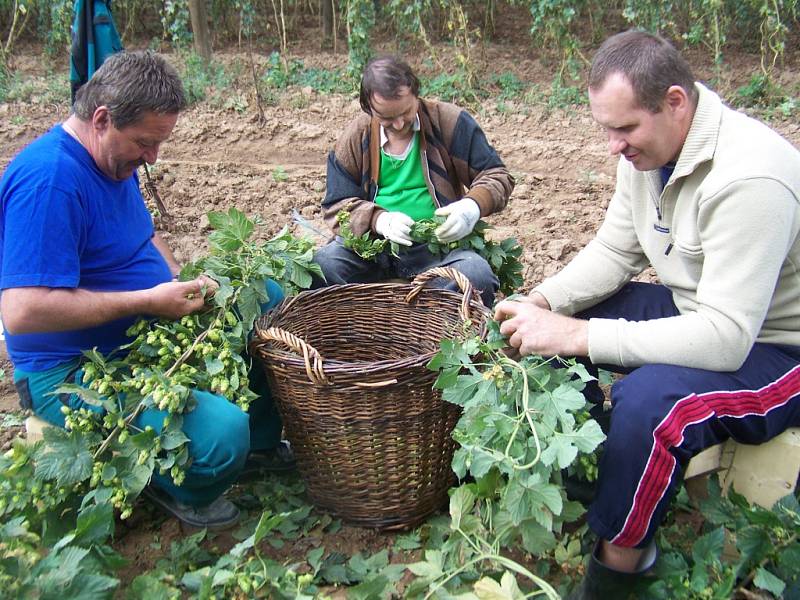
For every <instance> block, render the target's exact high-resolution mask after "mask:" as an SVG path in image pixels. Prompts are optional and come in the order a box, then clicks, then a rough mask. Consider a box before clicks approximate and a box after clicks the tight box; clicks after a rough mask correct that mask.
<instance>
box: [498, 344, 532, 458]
mask: <svg viewBox="0 0 800 600" xmlns="http://www.w3.org/2000/svg"><path fill="white" fill-rule="evenodd" d="M500 363H501V364H505V365H508V366H510V367H511V368H512V369H517V370H518V371H519V372H520V373H521V374H522V411H523V415H524V416H525V419H527V421H528V426H529V427H530V429H531V434H533V440H534V442H535V443H536V456H534V458H533V460H532V461H531V462H529V463H528V464H525V465H520V464H519V462H518V461H517V459H516V458H514V457H512V456H511V445H512V443H513V442H514V440H515V439H516V437H517V432H518V431H519V428H520V427H521V426H522V419H519V420H517V422H516V424H515V425H514V431H513V432H512V433H511V435H510V436H509V437H508V444H506V450H505V453H504V454H505V457H506V458H507V459H509V460H510V461H511V462H512V464H513V466H514V469H515V470H518V471H525V470H527V469H530V468H532V467H533V466H534V465H535V464H536V463H538V462H539V459H540V458H541V456H542V444H541V442H540V441H539V434H537V433H536V427H535V426H534V423H533V419H531V414H530V409H529V403H528V401H529V397H530V390H529V389H528V371H527V369H525V367H523V366H522V365H521V364H519V363H518V362H517V361H515V360H511V359H510V358H508V357H507V356H504V357H502V358H501V359H500Z"/></svg>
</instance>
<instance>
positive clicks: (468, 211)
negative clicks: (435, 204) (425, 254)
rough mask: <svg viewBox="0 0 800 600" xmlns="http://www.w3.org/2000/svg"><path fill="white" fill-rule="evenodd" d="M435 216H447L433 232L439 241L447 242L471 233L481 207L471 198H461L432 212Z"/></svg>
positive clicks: (479, 214) (479, 216)
mask: <svg viewBox="0 0 800 600" xmlns="http://www.w3.org/2000/svg"><path fill="white" fill-rule="evenodd" d="M434 214H435V215H436V216H437V217H447V220H446V221H445V222H444V223H442V224H441V225H440V226H439V227H438V229H436V231H435V234H436V237H437V238H438V239H439V241H440V242H444V243H449V242H455V241H458V240H460V239H461V238H463V237H466V236H468V235H469V234H470V233H472V230H473V229H474V228H475V223H477V222H478V219H480V218H481V209H480V207H479V206H478V203H477V202H475V200H473V199H472V198H462V199H461V200H459V201H458V202H453V203H452V204H448V205H447V206H443V207H442V208H439V209H437V210H436V212H435V213H434Z"/></svg>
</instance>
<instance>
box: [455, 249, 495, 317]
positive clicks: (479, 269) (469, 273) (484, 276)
mask: <svg viewBox="0 0 800 600" xmlns="http://www.w3.org/2000/svg"><path fill="white" fill-rule="evenodd" d="M452 267H453V268H454V269H456V270H457V271H459V272H460V273H462V274H463V275H465V276H466V278H467V279H469V281H470V283H471V284H472V286H473V287H474V288H475V289H476V290H478V292H479V293H480V295H481V300H483V303H484V304H485V305H486V306H492V304H494V299H495V294H496V293H497V290H498V289H499V288H500V282H499V281H498V279H497V276H496V275H495V274H494V272H493V271H492V268H491V266H490V265H489V263H488V262H486V261H485V260H484V259H483V258H481V257H480V256H478V255H477V254H474V253H470V254H469V255H466V256H464V257H463V258H460V259H459V260H458V261H457V262H455V263H453V265H452Z"/></svg>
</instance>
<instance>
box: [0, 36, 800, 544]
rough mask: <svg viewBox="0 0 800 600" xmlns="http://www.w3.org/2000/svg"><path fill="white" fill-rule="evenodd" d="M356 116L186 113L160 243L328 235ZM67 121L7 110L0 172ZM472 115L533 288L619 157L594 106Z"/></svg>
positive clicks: (40, 110) (592, 222)
mask: <svg viewBox="0 0 800 600" xmlns="http://www.w3.org/2000/svg"><path fill="white" fill-rule="evenodd" d="M296 51H297V52H298V55H299V56H300V57H301V58H302V59H303V60H304V62H305V65H306V66H329V67H332V66H340V67H342V66H344V65H345V64H346V60H347V58H346V55H345V54H339V55H338V56H331V55H330V54H321V53H319V51H302V50H296ZM218 58H219V59H220V60H222V61H223V62H224V63H225V64H228V65H235V64H247V63H246V60H247V55H246V54H237V53H236V52H235V51H232V52H226V53H222V54H221V55H219V56H218ZM257 60H258V61H259V62H262V63H263V62H265V61H266V54H259V56H258V57H257ZM482 60H483V61H485V64H486V65H491V71H489V73H491V72H493V71H494V72H496V73H501V72H504V71H507V70H508V71H513V72H514V73H515V74H516V75H517V76H518V77H519V78H520V79H522V80H523V81H524V82H526V83H537V84H539V85H540V86H541V88H543V89H547V88H548V87H549V85H550V81H551V80H552V76H553V69H552V67H547V66H546V64H545V63H543V62H541V61H540V60H539V59H538V58H537V57H535V56H533V54H532V53H531V52H530V51H529V50H528V49H527V48H525V47H520V45H510V44H509V45H504V44H495V45H492V46H490V47H489V48H488V49H486V50H485V52H484V55H483V57H482ZM728 62H729V65H736V67H735V68H734V67H733V66H731V68H730V74H729V75H727V80H725V87H726V88H727V89H728V90H731V89H735V86H737V85H742V84H743V83H745V81H746V79H747V77H748V76H749V74H750V73H752V72H753V70H754V69H755V68H756V66H757V57H754V56H749V55H741V56H738V57H729V59H728ZM17 66H18V68H19V69H21V70H24V71H25V72H30V73H33V74H39V75H41V74H43V71H42V67H41V66H40V65H39V62H38V60H37V57H36V56H35V55H31V56H27V55H26V56H22V57H20V58H19V59H18V60H17ZM797 67H798V57H797V56H793V57H790V58H789V59H787V64H786V73H787V77H792V76H793V77H795V78H796V77H797V74H798V73H800V69H798V68H797ZM698 75H699V76H700V77H701V78H704V79H706V78H710V77H711V75H712V72H711V71H710V65H709V64H708V61H706V62H704V63H701V65H700V68H699V69H698ZM245 93H247V90H245ZM359 110H360V108H359V105H358V101H357V99H356V98H355V97H350V96H345V95H321V94H318V93H316V92H314V91H313V90H311V88H305V89H290V90H289V91H287V92H286V93H285V94H284V95H283V96H282V99H281V102H280V103H279V105H278V106H265V107H264V111H265V116H266V123H265V124H264V125H260V124H259V120H258V117H257V112H256V110H255V107H254V105H253V102H252V97H251V98H250V106H249V107H248V108H247V109H246V110H245V111H244V112H243V113H237V112H235V111H234V110H224V109H220V108H212V107H211V106H209V104H208V103H204V104H203V103H201V104H200V105H197V106H194V107H192V108H191V109H189V110H188V111H187V112H186V113H185V114H183V115H182V116H181V118H180V119H179V121H178V125H177V126H176V128H175V130H174V133H173V135H172V137H171V138H170V139H169V140H168V142H166V143H165V144H164V145H163V147H162V150H161V154H160V156H159V161H158V163H157V165H156V166H155V168H154V169H151V173H152V174H153V175H154V177H155V180H156V182H157V184H158V190H159V192H160V194H161V196H162V198H163V200H164V201H165V203H166V205H167V207H168V210H169V212H170V213H171V215H172V217H173V221H172V222H171V223H170V224H169V225H166V226H165V230H164V232H163V234H164V236H165V238H166V239H167V240H168V242H169V243H170V244H171V246H172V248H173V249H174V251H175V254H176V256H177V258H178V259H179V260H180V261H190V260H193V259H196V258H198V257H199V256H201V255H202V254H203V253H204V252H205V249H206V242H205V240H206V237H207V235H208V232H209V230H208V218H207V217H206V213H207V212H208V211H210V210H225V209H227V208H228V207H230V206H235V207H237V208H238V209H240V210H242V211H244V212H245V213H247V214H249V215H260V216H261V217H262V218H263V221H264V223H265V233H266V234H267V235H271V234H274V233H277V232H278V231H279V230H280V229H281V228H282V227H284V226H289V227H290V228H292V230H293V231H295V233H297V234H298V235H312V236H314V235H315V234H313V233H310V232H309V231H308V230H307V229H304V228H301V227H299V226H297V225H296V224H294V223H293V220H292V215H293V213H294V211H297V212H298V213H299V214H300V215H302V217H304V219H306V220H307V221H308V222H310V223H311V225H312V226H313V227H314V228H316V229H317V230H319V231H320V232H323V235H324V236H327V235H328V233H327V230H326V227H325V225H324V224H323V222H322V219H321V215H320V201H321V200H322V197H323V195H324V190H325V159H326V154H327V152H328V150H329V149H330V148H331V146H332V145H333V143H334V142H335V140H336V137H337V135H338V134H339V133H340V132H341V131H342V129H343V128H344V126H345V124H346V123H347V122H348V121H349V120H350V119H351V118H353V117H355V116H356V115H357V114H358V113H359ZM67 114H68V105H67V103H66V102H64V103H61V104H57V105H56V104H51V105H44V104H39V103H30V104H19V103H17V104H0V169H4V168H5V166H6V165H7V163H8V162H9V161H10V160H11V158H12V157H13V156H14V154H15V153H16V152H18V151H19V150H20V149H21V148H23V147H24V146H25V145H26V144H27V143H29V142H30V141H32V140H33V139H34V138H35V137H37V136H38V135H40V134H42V133H44V132H45V131H46V130H47V129H48V128H50V127H51V126H52V125H53V124H54V123H56V122H59V121H61V120H63V119H64V118H66V116H67ZM476 116H477V119H478V122H479V123H480V124H481V126H482V127H483V129H484V131H485V132H486V135H487V137H488V139H489V140H490V142H491V143H492V144H493V145H494V147H495V148H496V150H497V151H498V153H499V154H500V156H501V157H502V158H503V160H504V161H505V162H506V164H507V166H508V167H509V169H510V170H511V172H512V173H513V175H514V176H515V178H516V182H517V184H516V188H515V190H514V193H513V196H512V198H511V201H510V202H509V205H508V207H507V208H506V210H505V211H503V212H502V213H500V214H497V215H495V216H492V217H490V218H489V219H488V221H489V222H490V223H491V224H492V225H493V227H494V229H493V231H492V234H491V235H492V237H495V238H496V239H502V238H505V237H509V236H513V237H516V238H517V239H518V240H519V242H520V243H521V244H522V246H523V248H524V256H523V263H524V265H525V272H524V276H525V282H526V287H530V286H532V285H533V284H535V283H536V282H538V281H540V280H542V279H543V278H545V277H547V276H548V275H550V274H552V273H554V272H555V271H557V270H558V269H559V268H560V267H562V266H563V265H564V264H566V263H567V262H568V261H569V260H570V258H571V257H572V256H574V254H575V253H576V252H577V251H578V250H579V249H580V248H581V247H582V246H583V245H585V244H586V243H587V242H588V241H589V240H590V239H591V237H592V236H593V234H594V232H595V230H596V229H597V227H598V226H599V224H600V222H601V220H602V216H603V213H604V209H605V208H606V207H607V205H608V200H609V198H610V196H611V193H612V191H613V183H614V171H615V165H616V159H614V158H612V157H610V156H609V155H608V153H607V148H606V142H605V138H604V135H603V132H602V131H601V130H600V129H599V128H598V127H597V126H596V125H595V124H594V123H593V121H592V119H591V116H590V114H589V110H588V108H587V107H576V108H574V109H571V110H566V111H565V110H556V111H552V112H550V111H548V110H546V109H545V108H544V107H543V106H540V105H539V106H537V105H524V104H522V103H520V102H513V101H506V102H504V103H502V104H499V103H498V102H497V101H495V100H492V99H489V100H487V101H485V102H484V103H483V104H482V105H481V106H480V109H479V110H478V111H476ZM772 124H773V126H774V127H775V128H776V129H777V130H778V131H779V132H781V133H782V134H783V135H784V136H786V137H787V138H788V139H789V140H790V141H791V142H793V143H794V144H795V145H796V146H800V125H798V124H797V123H796V122H794V121H778V122H773V123H772ZM162 224H163V223H162ZM323 235H319V236H315V237H316V240H317V242H318V243H319V244H322V243H323V242H324V241H325V238H324V237H323ZM0 362H1V363H2V364H0V366H5V373H6V378H5V381H3V382H0V425H2V426H0V445H1V446H6V445H7V444H8V443H9V440H10V439H11V438H12V437H13V436H15V435H17V434H18V433H19V432H20V431H21V428H20V427H19V426H18V424H19V420H18V419H17V417H16V416H15V415H12V416H11V417H9V416H7V414H8V413H12V412H14V411H17V409H18V406H17V398H16V394H15V392H14V389H13V386H12V385H11V384H10V382H9V380H10V374H11V369H10V365H9V364H8V361H7V358H6V355H5V349H4V347H3V348H2V352H0ZM16 414H17V415H18V414H19V413H18V412H17V413H16ZM4 419H5V421H4ZM15 419H17V420H15ZM137 520H138V519H136V518H134V521H137ZM134 524H135V523H134ZM173 525H175V524H174V523H172V524H170V523H164V524H163V527H162V531H161V533H162V539H163V537H166V538H169V537H173V536H176V535H180V533H179V532H178V531H174V532H171V530H170V529H169V528H170V527H172V526H173ZM128 527H130V525H129V526H128ZM348 530H349V531H351V532H352V533H351V534H350V541H349V542H343V544H348V543H353V540H355V543H354V545H355V546H356V547H358V546H359V544H360V545H361V546H362V547H363V546H373V547H380V545H381V541H380V538H376V537H375V536H373V535H372V534H371V533H366V532H360V531H359V530H355V529H352V528H346V530H345V531H348ZM127 531H128V532H129V533H132V532H131V530H130V529H127ZM364 536H366V538H368V539H366V538H365V537H364ZM134 537H135V536H134ZM345 537H346V536H345ZM131 541H133V540H131ZM144 542H145V540H142V547H143V548H145V549H146V546H145V544H144Z"/></svg>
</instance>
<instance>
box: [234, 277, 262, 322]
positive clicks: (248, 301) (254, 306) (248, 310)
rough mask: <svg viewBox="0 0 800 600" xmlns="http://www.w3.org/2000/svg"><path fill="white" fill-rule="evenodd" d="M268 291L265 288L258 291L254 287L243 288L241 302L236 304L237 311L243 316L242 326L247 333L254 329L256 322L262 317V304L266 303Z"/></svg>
mask: <svg viewBox="0 0 800 600" xmlns="http://www.w3.org/2000/svg"><path fill="white" fill-rule="evenodd" d="M264 296H266V291H264V288H263V286H262V287H261V289H260V290H259V289H257V288H256V287H253V286H248V287H245V288H242V290H241V292H239V300H238V301H237V302H236V309H237V310H238V312H239V315H240V316H241V321H242V326H243V327H244V329H245V330H246V331H250V330H251V329H252V328H253V323H254V322H255V320H256V319H257V318H258V317H260V316H261V302H262V301H264Z"/></svg>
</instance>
